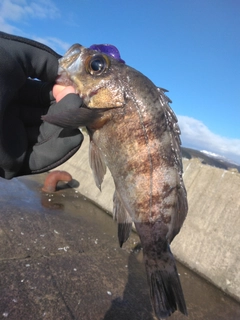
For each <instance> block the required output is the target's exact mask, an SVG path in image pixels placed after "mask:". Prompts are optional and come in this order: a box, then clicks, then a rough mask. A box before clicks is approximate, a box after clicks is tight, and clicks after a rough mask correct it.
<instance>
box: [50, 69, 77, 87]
mask: <svg viewBox="0 0 240 320" xmlns="http://www.w3.org/2000/svg"><path fill="white" fill-rule="evenodd" d="M55 82H56V83H57V84H59V85H62V86H73V87H75V84H74V82H73V81H72V80H71V79H70V78H69V77H68V76H67V73H66V72H63V73H61V74H59V75H58V76H57V78H56V80H55Z"/></svg>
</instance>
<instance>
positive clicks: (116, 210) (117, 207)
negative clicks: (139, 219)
mask: <svg viewBox="0 0 240 320" xmlns="http://www.w3.org/2000/svg"><path fill="white" fill-rule="evenodd" d="M113 218H114V219H115V220H117V223H118V241H119V245H120V247H122V245H123V243H124V242H126V241H127V239H128V238H129V235H130V233H131V230H132V218H131V217H130V215H129V213H128V212H127V210H126V209H125V208H124V206H123V204H122V202H121V199H120V197H119V195H118V192H117V190H115V193H114V196H113Z"/></svg>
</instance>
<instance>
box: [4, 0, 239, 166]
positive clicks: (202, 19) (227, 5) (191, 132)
mask: <svg viewBox="0 0 240 320" xmlns="http://www.w3.org/2000/svg"><path fill="white" fill-rule="evenodd" d="M239 17H240V2H239V0H151V1H146V0H130V1H126V0H118V1H116V0H101V1H100V0H68V1H57V0H38V1H37V0H36V1H34V0H33V1H32V0H2V1H1V3H0V30H1V31H5V32H9V33H13V34H16V35H21V36H25V37H28V38H31V39H35V40H38V41H40V42H44V43H45V44H47V45H49V46H50V47H51V48H53V49H54V50H56V51H57V52H58V53H60V54H63V53H64V52H65V51H66V50H67V49H68V47H69V46H70V45H72V44H73V43H76V42H78V43H80V44H82V45H84V46H90V45H91V44H93V43H111V44H114V45H115V46H117V47H118V49H119V50H120V52H121V56H122V58H123V59H124V60H125V61H126V63H127V64H129V65H130V66H132V67H134V68H136V69H137V70H139V71H141V72H142V73H144V74H145V75H146V76H148V77H149V78H150V79H151V80H152V81H153V82H154V83H155V84H156V85H157V86H160V87H163V88H166V89H168V90H169V94H168V95H169V97H170V98H171V100H172V101H173V103H172V105H171V106H172V108H173V110H174V111H175V113H176V114H177V116H178V118H179V123H180V128H181V131H182V136H181V138H182V143H183V146H186V147H193V148H196V149H199V150H207V151H211V152H214V153H217V154H220V155H223V156H226V157H227V158H230V159H232V160H234V161H235V162H238V163H240V18H239Z"/></svg>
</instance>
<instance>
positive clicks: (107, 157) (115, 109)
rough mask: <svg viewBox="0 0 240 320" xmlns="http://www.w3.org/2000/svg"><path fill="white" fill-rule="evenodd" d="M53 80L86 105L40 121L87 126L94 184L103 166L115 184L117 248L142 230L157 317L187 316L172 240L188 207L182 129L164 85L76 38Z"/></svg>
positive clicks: (102, 173) (101, 179) (144, 251)
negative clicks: (176, 313) (69, 88)
mask: <svg viewBox="0 0 240 320" xmlns="http://www.w3.org/2000/svg"><path fill="white" fill-rule="evenodd" d="M103 51H104V50H103ZM58 83H60V84H65V85H69V84H71V85H73V86H74V87H75V88H76V90H77V92H78V93H79V95H80V96H81V97H82V98H83V99H84V103H85V106H86V107H82V108H79V109H78V110H77V111H75V112H72V113H71V114H69V113H67V112H66V113H62V114H58V115H52V116H50V115H49V116H45V117H43V119H44V120H45V121H48V122H50V123H54V124H56V125H59V126H62V127H79V126H87V129H88V133H89V136H90V153H89V154H90V165H91V168H92V171H93V174H94V178H95V182H96V184H97V186H98V187H99V188H100V187H101V183H102V181H103V177H104V175H105V173H106V167H108V168H109V170H110V172H111V174H112V177H113V180H114V183H115V187H116V190H115V195H114V199H113V202H114V209H113V213H114V217H115V218H116V220H117V222H118V237H119V243H120V246H122V244H123V243H124V242H125V241H126V240H127V239H128V237H129V234H130V231H131V227H132V222H134V223H135V226H136V230H137V232H138V234H139V237H140V240H141V244H142V247H143V254H144V259H145V265H146V272H147V279H148V283H149V287H150V296H151V302H152V306H153V309H154V311H155V314H156V316H157V317H158V319H161V318H166V317H168V316H170V315H171V314H172V313H173V312H174V311H175V310H177V309H179V310H180V311H181V312H182V313H183V314H185V315H187V308H186V305H185V300H184V296H183V292H182V288H181V284H180V280H179V277H178V273H177V269H176V265H175V260H174V257H173V255H172V253H171V251H170V246H169V244H170V243H171V241H172V240H173V238H174V237H175V236H176V234H177V233H178V232H179V230H180V228H181V226H182V224H183V221H184V219H185V217H186V214H187V209H188V205H187V197H186V190H185V187H184V183H183V180H182V159H181V151H180V144H181V142H180V138H179V135H180V130H179V127H178V124H177V118H176V116H175V114H174V112H173V111H172V109H171V108H170V106H169V102H171V101H170V100H169V99H168V97H167V96H166V95H165V90H164V89H161V88H157V87H156V86H155V85H154V84H153V83H152V82H151V81H150V80H149V79H148V78H147V77H145V76H144V75H143V74H141V73H140V72H138V71H137V70H135V69H133V68H131V67H129V66H127V65H126V64H125V63H124V62H123V61H122V60H121V61H119V59H115V58H113V57H111V56H110V55H108V53H107V54H106V53H103V52H99V51H96V50H92V49H87V48H84V47H83V46H81V45H79V44H75V45H73V46H72V47H71V48H70V49H69V50H68V51H67V53H66V54H65V55H64V56H63V57H62V58H61V59H60V60H59V78H58ZM79 165H81V164H79Z"/></svg>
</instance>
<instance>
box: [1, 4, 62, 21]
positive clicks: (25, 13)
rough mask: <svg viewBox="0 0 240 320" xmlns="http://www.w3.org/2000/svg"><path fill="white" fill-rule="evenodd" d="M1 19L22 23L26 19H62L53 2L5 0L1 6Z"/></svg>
mask: <svg viewBox="0 0 240 320" xmlns="http://www.w3.org/2000/svg"><path fill="white" fill-rule="evenodd" d="M0 12H1V18H2V19H4V20H5V21H15V22H16V21H20V20H23V19H24V18H39V19H44V18H48V19H49V18H50V19H55V18H59V17H60V11H59V9H58V8H57V7H56V6H55V4H54V3H53V2H52V1H51V0H38V1H27V0H3V1H2V3H1V4H0Z"/></svg>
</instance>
